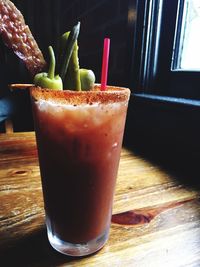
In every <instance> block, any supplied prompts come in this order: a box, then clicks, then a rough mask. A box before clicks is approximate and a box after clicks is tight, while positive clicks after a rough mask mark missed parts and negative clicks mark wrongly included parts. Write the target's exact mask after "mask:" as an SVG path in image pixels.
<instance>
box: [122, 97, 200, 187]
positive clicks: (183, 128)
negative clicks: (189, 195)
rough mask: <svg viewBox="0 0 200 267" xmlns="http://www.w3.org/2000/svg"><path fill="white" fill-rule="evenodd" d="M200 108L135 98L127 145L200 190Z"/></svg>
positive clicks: (186, 183) (176, 177) (127, 130)
mask: <svg viewBox="0 0 200 267" xmlns="http://www.w3.org/2000/svg"><path fill="white" fill-rule="evenodd" d="M199 118H200V107H193V108H191V107H190V106H187V105H185V106H183V107H182V106H180V105H178V104H171V105H169V103H168V104H167V105H165V103H162V102H156V101H154V102H150V103H149V102H147V101H145V100H141V99H137V97H136V98H135V99H134V101H133V103H132V105H130V107H129V112H128V116H127V124H126V131H125V136H124V139H125V141H124V145H125V146H126V147H127V148H129V149H131V150H132V151H133V152H134V153H136V154H137V155H139V156H141V157H143V158H145V159H146V160H148V161H150V162H152V163H153V164H155V165H158V166H159V167H161V168H162V169H163V170H164V171H166V172H167V173H169V174H170V175H172V176H173V177H174V179H175V180H176V179H177V181H178V182H179V183H182V184H184V185H186V186H191V187H194V188H195V189H198V190H199V189H200V119H199Z"/></svg>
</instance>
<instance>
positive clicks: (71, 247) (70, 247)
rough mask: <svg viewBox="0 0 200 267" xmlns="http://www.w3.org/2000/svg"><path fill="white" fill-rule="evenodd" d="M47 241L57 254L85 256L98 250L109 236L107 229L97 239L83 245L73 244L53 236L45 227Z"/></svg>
mask: <svg viewBox="0 0 200 267" xmlns="http://www.w3.org/2000/svg"><path fill="white" fill-rule="evenodd" d="M47 234H48V239H49V242H50V244H51V246H52V247H53V248H54V249H55V250H57V251H58V252H60V253H62V254H65V255H68V256H78V257H80V256H86V255H89V254H92V253H94V252H96V251H98V250H100V249H101V248H102V247H103V246H104V244H105V243H106V241H107V240H108V236H109V227H108V229H106V231H104V233H103V234H102V235H100V236H98V237H97V238H95V239H93V240H90V241H88V242H85V243H80V244H73V243H69V242H66V241H63V240H61V239H59V238H58V237H56V235H53V234H52V232H51V231H50V230H49V229H48V226H47Z"/></svg>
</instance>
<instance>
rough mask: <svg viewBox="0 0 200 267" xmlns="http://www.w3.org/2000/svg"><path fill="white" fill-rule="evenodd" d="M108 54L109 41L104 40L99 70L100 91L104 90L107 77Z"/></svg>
mask: <svg viewBox="0 0 200 267" xmlns="http://www.w3.org/2000/svg"><path fill="white" fill-rule="evenodd" d="M109 53H110V39H109V38H105V39H104V47H103V61H102V70H101V90H102V91H104V90H106V85H107V77H108V61H109Z"/></svg>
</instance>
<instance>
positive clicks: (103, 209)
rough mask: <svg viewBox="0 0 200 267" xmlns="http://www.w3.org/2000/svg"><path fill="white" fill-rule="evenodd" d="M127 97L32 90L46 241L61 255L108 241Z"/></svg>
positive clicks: (112, 91) (116, 90)
mask: <svg viewBox="0 0 200 267" xmlns="http://www.w3.org/2000/svg"><path fill="white" fill-rule="evenodd" d="M129 96H130V90H129V89H127V88H120V87H112V86H108V87H107V90H106V91H100V86H98V85H96V86H95V87H94V90H92V91H81V92H76V91H67V90H64V91H54V90H50V89H41V88H38V87H33V88H32V89H31V99H32V107H33V115H34V121H35V131H36V139H37V146H38V154H39V163H40V171H41V179H42V188H43V196H44V207H45V213H46V226H47V233H48V239H49V242H50V244H51V245H52V246H53V247H54V248H55V249H56V250H58V251H59V252H61V253H64V254H67V255H72V256H83V255H88V254H91V253H93V252H95V251H97V250H99V249H100V248H101V247H103V245H104V244H105V243H106V241H107V239H108V235H109V228H110V222H111V215H112V204H113V195H114V189H115V184H116V177H117V171H118V166H119V159H120V151H121V145H122V139H123V133H124V125H125V120H126V113H127V106H128V100H129Z"/></svg>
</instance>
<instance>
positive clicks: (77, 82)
mask: <svg viewBox="0 0 200 267" xmlns="http://www.w3.org/2000/svg"><path fill="white" fill-rule="evenodd" d="M69 35H70V32H67V33H65V34H64V35H63V36H62V42H67V41H68V37H69ZM63 83H64V88H66V89H70V90H77V91H80V90H81V89H82V88H81V79H80V73H79V59H78V44H77V40H76V41H75V44H74V46H73V51H72V54H71V58H70V61H69V64H68V68H67V73H66V75H65V77H64V80H63Z"/></svg>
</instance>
